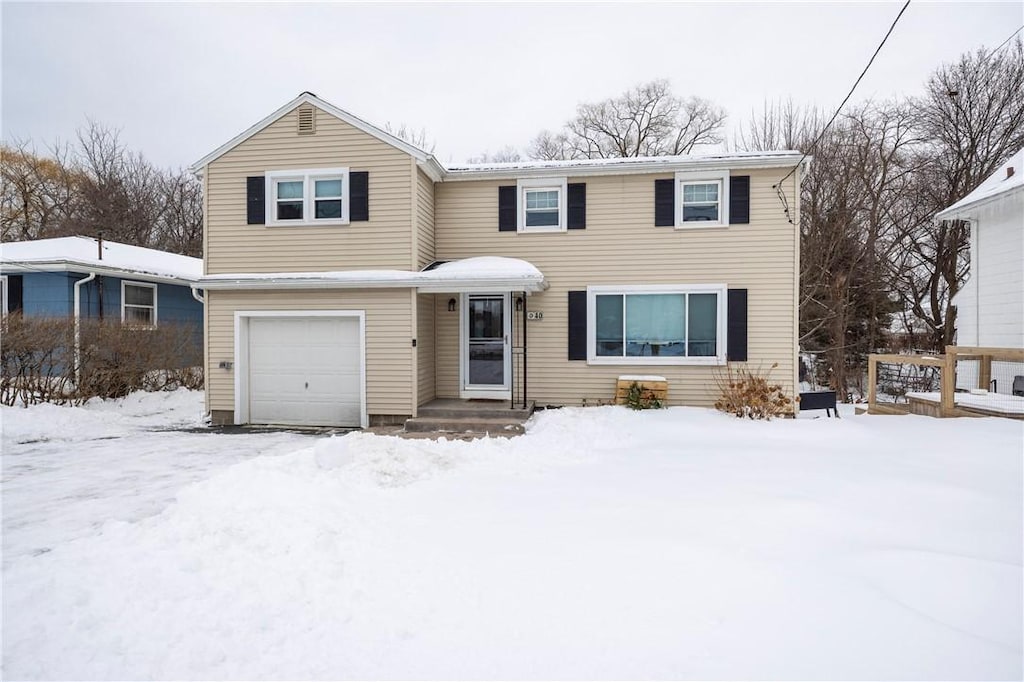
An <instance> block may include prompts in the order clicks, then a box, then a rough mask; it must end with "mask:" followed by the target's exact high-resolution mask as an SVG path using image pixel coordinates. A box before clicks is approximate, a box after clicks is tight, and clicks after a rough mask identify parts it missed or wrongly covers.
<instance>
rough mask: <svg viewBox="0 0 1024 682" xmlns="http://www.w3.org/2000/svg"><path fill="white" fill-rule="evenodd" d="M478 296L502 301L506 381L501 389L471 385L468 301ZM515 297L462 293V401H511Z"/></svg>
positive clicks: (496, 294)
mask: <svg viewBox="0 0 1024 682" xmlns="http://www.w3.org/2000/svg"><path fill="white" fill-rule="evenodd" d="M475 296H486V297H488V298H497V297H499V296H500V297H501V299H502V321H503V327H504V329H503V332H504V341H505V343H504V346H503V349H504V351H503V352H504V370H503V372H504V378H505V382H504V384H503V385H502V386H497V385H495V386H488V385H476V386H474V385H470V384H469V299H470V298H472V297H475ZM511 303H512V295H511V294H510V293H509V292H504V293H483V292H481V293H471V292H467V293H462V294H460V300H459V397H460V398H462V399H463V400H471V399H474V398H477V399H483V400H511V399H512V314H511V312H512V311H511Z"/></svg>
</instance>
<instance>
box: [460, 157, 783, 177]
mask: <svg viewBox="0 0 1024 682" xmlns="http://www.w3.org/2000/svg"><path fill="white" fill-rule="evenodd" d="M802 156H803V154H801V152H798V151H791V150H784V151H772V152H735V153H729V154H721V153H717V154H683V155H679V156H631V157H626V158H614V159H569V160H565V161H562V160H559V161H514V162H510V163H481V164H462V165H458V166H452V167H450V168H448V169H446V173H445V177H444V179H445V180H446V181H450V180H478V179H483V178H497V177H529V176H531V175H550V174H551V173H552V172H559V173H565V174H570V175H573V176H579V175H609V174H615V175H620V174H626V173H652V172H654V173H659V172H665V173H667V172H672V171H677V170H686V169H711V168H715V169H728V168H786V167H790V166H794V165H796V164H797V163H798V162H799V161H800V159H801V157H802Z"/></svg>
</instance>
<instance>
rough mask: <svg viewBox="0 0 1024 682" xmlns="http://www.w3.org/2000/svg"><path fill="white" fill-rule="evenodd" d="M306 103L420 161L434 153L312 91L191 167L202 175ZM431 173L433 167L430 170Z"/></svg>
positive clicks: (197, 173) (289, 103)
mask: <svg viewBox="0 0 1024 682" xmlns="http://www.w3.org/2000/svg"><path fill="white" fill-rule="evenodd" d="M302 104H312V105H313V106H315V107H317V108H319V109H323V110H324V111H326V112H327V113H329V114H331V115H332V116H334V117H335V118H338V119H341V120H342V121H344V122H345V123H348V124H349V125H351V126H352V127H354V128H358V129H359V130H362V131H363V132H364V133H366V134H367V135H371V136H373V137H375V138H377V139H378V140H380V141H381V142H385V143H387V144H389V145H391V146H392V147H396V148H398V149H400V150H401V151H403V152H405V153H406V154H409V155H410V156H412V157H414V158H415V159H416V160H417V161H419V162H421V163H423V162H426V161H427V159H428V157H430V155H429V154H427V153H426V152H424V151H423V150H422V149H419V148H418V147H414V146H412V145H411V144H409V143H408V142H406V141H405V140H402V139H400V138H398V137H395V136H394V135H392V134H391V133H389V132H387V131H384V130H381V129H380V128H378V127H377V126H375V125H373V124H371V123H367V122H366V121H364V120H363V119H361V118H359V117H358V116H355V115H353V114H350V113H349V112H347V111H345V110H344V109H339V108H338V107H336V106H334V105H333V104H331V103H330V102H325V101H324V100H322V99H320V98H319V97H317V96H316V95H313V94H310V93H308V92H304V93H302V94H301V95H299V96H298V97H296V98H295V99H293V100H292V101H291V102H288V104H285V105H284V106H283V107H281V108H280V109H278V110H277V111H275V112H274V113H272V114H270V115H269V116H267V117H266V118H264V119H262V120H261V121H260V122H259V123H256V124H255V125H253V126H251V127H249V128H247V129H246V130H244V131H243V132H242V133H240V134H239V135H236V136H235V137H233V138H232V139H231V140H229V141H228V142H226V143H224V144H222V145H221V146H220V147H217V149H215V150H213V151H212V152H210V153H209V154H207V155H206V156H204V157H203V158H201V159H199V160H198V161H196V162H195V163H194V164H192V166H191V167H190V168H191V171H192V172H193V173H195V174H196V175H200V176H201V175H202V174H203V169H204V168H205V167H206V166H207V165H209V164H210V163H211V162H213V161H215V160H216V159H217V158H219V157H220V156H223V155H224V154H226V153H227V152H229V151H230V150H232V149H234V148H235V147H237V146H238V145H240V144H241V143H242V142H245V141H246V140H248V139H249V138H250V137H252V136H253V135H255V134H256V133H258V132H260V131H261V130H263V129H264V128H266V127H267V126H269V125H270V124H271V123H273V122H274V121H276V120H278V119H279V118H281V117H282V116H284V115H285V114H287V113H288V112H290V111H291V110H293V109H295V108H296V107H298V106H300V105H302ZM435 163H436V160H435ZM438 165H440V164H438ZM428 174H429V171H428Z"/></svg>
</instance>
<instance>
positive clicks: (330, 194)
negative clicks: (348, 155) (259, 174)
mask: <svg viewBox="0 0 1024 682" xmlns="http://www.w3.org/2000/svg"><path fill="white" fill-rule="evenodd" d="M266 183H267V196H268V197H270V201H268V202H267V214H268V215H267V222H266V224H267V225H344V224H347V223H348V222H349V196H348V195H349V170H348V168H316V169H311V170H291V171H271V172H269V173H267V175H266Z"/></svg>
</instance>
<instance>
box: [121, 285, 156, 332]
mask: <svg viewBox="0 0 1024 682" xmlns="http://www.w3.org/2000/svg"><path fill="white" fill-rule="evenodd" d="M130 286H132V287H142V288H144V289H152V290H153V306H152V307H153V321H152V322H150V323H149V324H143V325H135V323H134V322H130V321H129V320H127V319H126V316H125V308H127V307H131V308H148V307H149V306H141V305H136V304H131V305H129V304H127V303H126V302H125V301H126V300H127V299H126V297H125V290H126V287H130ZM158 293H159V289H158V288H157V285H156V284H152V283H150V282H132V281H129V280H126V279H123V280H121V324H130V325H135V326H138V327H140V328H142V329H155V328H156V326H157V295H158Z"/></svg>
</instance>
